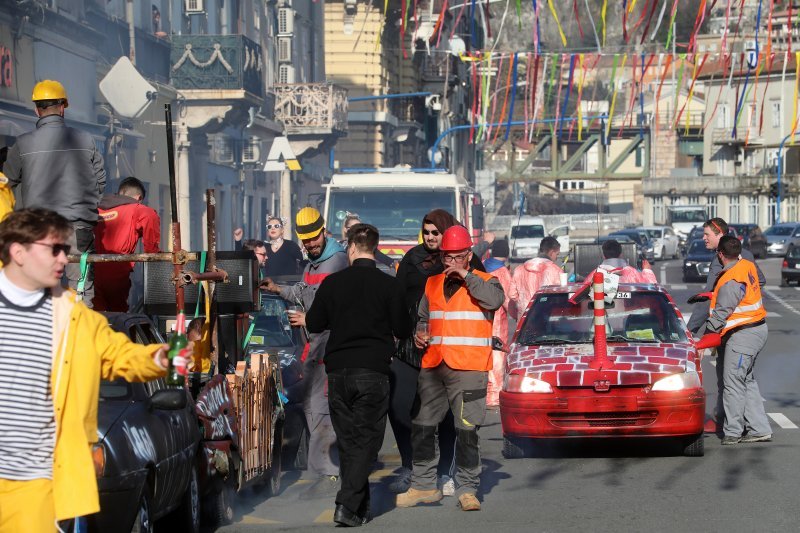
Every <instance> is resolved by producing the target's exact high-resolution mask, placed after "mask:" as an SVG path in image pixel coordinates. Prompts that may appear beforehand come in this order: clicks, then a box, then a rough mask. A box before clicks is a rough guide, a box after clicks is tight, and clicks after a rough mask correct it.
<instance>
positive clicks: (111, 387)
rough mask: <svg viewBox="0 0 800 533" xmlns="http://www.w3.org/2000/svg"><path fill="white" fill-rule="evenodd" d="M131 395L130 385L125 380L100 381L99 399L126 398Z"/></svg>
mask: <svg viewBox="0 0 800 533" xmlns="http://www.w3.org/2000/svg"><path fill="white" fill-rule="evenodd" d="M130 395H131V385H130V383H128V382H127V381H125V380H122V379H118V380H116V381H105V380H103V381H101V382H100V399H101V400H127V399H128V398H129V397H130Z"/></svg>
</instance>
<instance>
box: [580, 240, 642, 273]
mask: <svg viewBox="0 0 800 533" xmlns="http://www.w3.org/2000/svg"><path fill="white" fill-rule="evenodd" d="M620 246H622V259H625V260H626V261H627V262H628V264H629V265H632V266H638V264H639V257H638V256H637V252H636V243H633V242H622V243H620ZM573 253H574V254H575V275H576V276H577V277H579V278H581V279H583V278H585V277H586V276H588V275H589V274H590V273H591V272H592V270H594V269H595V268H597V265H599V264H600V263H602V262H603V249H602V244H575V245H574V248H573Z"/></svg>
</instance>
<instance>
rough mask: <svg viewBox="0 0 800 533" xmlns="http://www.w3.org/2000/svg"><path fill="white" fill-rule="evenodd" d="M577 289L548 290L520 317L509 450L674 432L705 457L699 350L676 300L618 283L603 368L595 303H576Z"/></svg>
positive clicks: (507, 381)
mask: <svg viewBox="0 0 800 533" xmlns="http://www.w3.org/2000/svg"><path fill="white" fill-rule="evenodd" d="M576 288H577V287H576V286H575V285H571V286H568V287H545V288H543V289H542V290H540V291H539V292H538V293H537V294H536V295H535V297H534V299H533V300H532V302H531V304H530V306H529V307H528V310H527V312H526V314H525V316H523V318H522V319H521V320H520V325H519V327H518V328H517V332H516V334H515V336H514V341H513V343H512V345H511V347H510V351H509V354H508V357H507V360H506V368H505V372H504V380H503V390H502V391H501V392H500V415H501V419H502V424H503V437H504V439H503V440H504V442H503V455H504V456H505V457H506V458H514V457H523V456H524V455H526V453H527V452H528V451H529V450H530V448H531V445H532V444H533V443H534V442H535V440H534V439H542V438H548V439H550V438H581V437H670V438H677V440H678V441H679V442H680V443H681V449H682V451H683V453H684V454H685V455H688V456H702V455H703V422H704V418H705V400H706V393H705V390H704V389H703V377H702V370H701V366H700V357H699V354H698V351H697V349H696V348H695V346H694V344H693V341H692V337H691V335H690V333H689V331H688V330H687V329H686V326H685V324H684V322H683V319H682V317H681V313H680V311H679V310H678V308H677V307H676V306H675V303H674V302H673V301H672V298H670V296H669V294H667V292H666V291H665V290H664V289H662V288H660V287H658V286H656V285H625V284H623V285H620V286H619V290H618V292H617V294H616V297H615V298H614V299H613V301H612V303H606V304H605V314H606V336H607V346H608V347H607V359H604V363H603V364H602V365H598V364H597V363H598V359H597V358H596V357H595V356H596V354H595V348H594V344H593V343H594V334H593V331H594V325H593V324H594V322H593V304H594V302H593V301H591V300H586V299H584V300H583V301H579V302H578V303H575V304H573V303H571V302H570V301H569V297H570V296H571V295H572V294H573V293H574V291H575V289H576ZM598 355H602V354H598ZM598 366H600V367H601V368H598Z"/></svg>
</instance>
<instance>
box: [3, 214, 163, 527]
mask: <svg viewBox="0 0 800 533" xmlns="http://www.w3.org/2000/svg"><path fill="white" fill-rule="evenodd" d="M71 231H72V228H71V226H70V223H69V222H68V221H67V219H66V218H64V217H62V216H61V215H58V214H56V213H55V212H53V211H49V210H46V209H23V210H20V211H16V212H14V213H11V214H10V215H8V217H6V218H5V219H4V220H3V221H2V222H0V260H2V261H3V264H4V265H5V266H4V267H3V269H2V270H0V457H2V461H0V533H11V532H16V531H27V532H33V533H40V532H41V533H44V532H50V533H52V532H53V531H55V530H56V520H69V519H72V518H75V517H77V516H86V515H90V514H93V513H96V512H98V511H99V510H100V503H99V499H98V494H97V481H96V477H95V476H96V475H95V470H94V467H93V464H92V463H93V461H92V444H93V443H95V442H96V441H97V402H98V393H99V386H100V380H101V379H105V380H114V379H117V378H122V379H125V380H127V381H148V380H152V379H156V378H158V377H160V376H163V375H164V374H165V373H166V372H165V369H166V367H167V365H168V361H167V349H168V346H166V345H162V344H152V345H149V346H144V345H140V344H135V343H133V342H131V341H130V340H129V339H128V338H127V337H126V336H125V335H124V334H122V333H116V332H114V331H113V330H112V329H111V328H110V327H109V325H108V320H107V319H106V318H105V317H104V316H102V315H100V314H99V313H96V312H94V311H92V310H90V309H89V308H88V307H87V306H86V305H85V304H84V303H81V302H77V301H76V299H75V293H74V292H72V291H69V290H65V289H63V288H62V287H61V277H62V275H63V274H64V269H65V267H66V265H67V253H69V251H70V245H69V244H65V243H66V241H67V239H68V237H69V234H70V232H71Z"/></svg>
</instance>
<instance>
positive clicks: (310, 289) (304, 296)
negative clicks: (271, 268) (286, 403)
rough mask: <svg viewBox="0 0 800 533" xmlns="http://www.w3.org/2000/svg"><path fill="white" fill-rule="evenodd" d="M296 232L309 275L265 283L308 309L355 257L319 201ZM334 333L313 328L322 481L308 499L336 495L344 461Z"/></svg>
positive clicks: (312, 442) (308, 372) (312, 379)
mask: <svg viewBox="0 0 800 533" xmlns="http://www.w3.org/2000/svg"><path fill="white" fill-rule="evenodd" d="M295 232H296V233H297V237H298V238H299V239H300V240H301V241H303V247H304V248H305V249H306V253H307V254H308V259H309V262H308V264H307V265H306V267H305V269H304V270H303V281H301V282H300V283H298V284H296V285H294V286H291V287H280V286H279V285H278V284H276V283H275V282H274V281H272V279H270V278H265V279H264V280H263V281H262V282H261V285H262V287H263V288H264V289H266V290H267V291H269V292H272V293H275V294H280V295H281V297H282V298H284V299H285V300H288V301H291V302H297V303H299V304H300V305H302V307H303V309H304V310H308V309H310V308H311V304H312V303H313V302H314V296H315V295H316V293H317V289H318V288H319V286H320V284H321V283H322V281H323V280H324V279H325V278H326V277H328V276H329V275H331V274H333V273H334V272H338V271H340V270H343V269H345V268H347V267H348V266H349V262H348V260H347V255H346V254H345V252H344V249H343V248H342V247H341V245H340V244H339V243H338V242H336V240H335V239H333V238H331V237H326V232H325V220H324V219H323V218H322V215H321V214H320V212H319V211H317V210H316V209H314V208H313V207H304V208H303V209H301V210H300V211H299V212H298V213H297V216H296V217H295ZM289 321H290V322H291V324H292V326H294V327H305V325H306V320H305V313H304V312H297V313H293V314H291V315H290V316H289ZM329 335H330V331H327V330H326V331H323V332H322V333H313V334H311V335H310V336H309V341H308V346H307V354H304V355H305V359H304V361H303V376H304V379H305V381H306V397H305V401H304V402H303V407H304V410H305V415H306V422H307V423H308V431H309V436H310V439H309V443H308V469H309V471H310V472H312V473H313V474H314V475H315V476H317V481H316V482H315V483H314V484H313V485H311V486H310V487H309V488H308V489H307V490H306V491H305V492H304V493H303V494H301V498H303V499H312V498H332V497H334V496H335V495H336V492H337V490H338V484H339V467H338V466H337V465H336V464H335V463H334V462H333V459H332V457H331V455H332V454H333V453H336V452H335V450H336V434H335V433H334V430H333V425H332V424H331V417H330V411H329V409H328V397H327V382H328V377H327V375H326V373H325V366H324V364H323V357H324V355H325V344H326V343H327V342H328V337H329Z"/></svg>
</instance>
